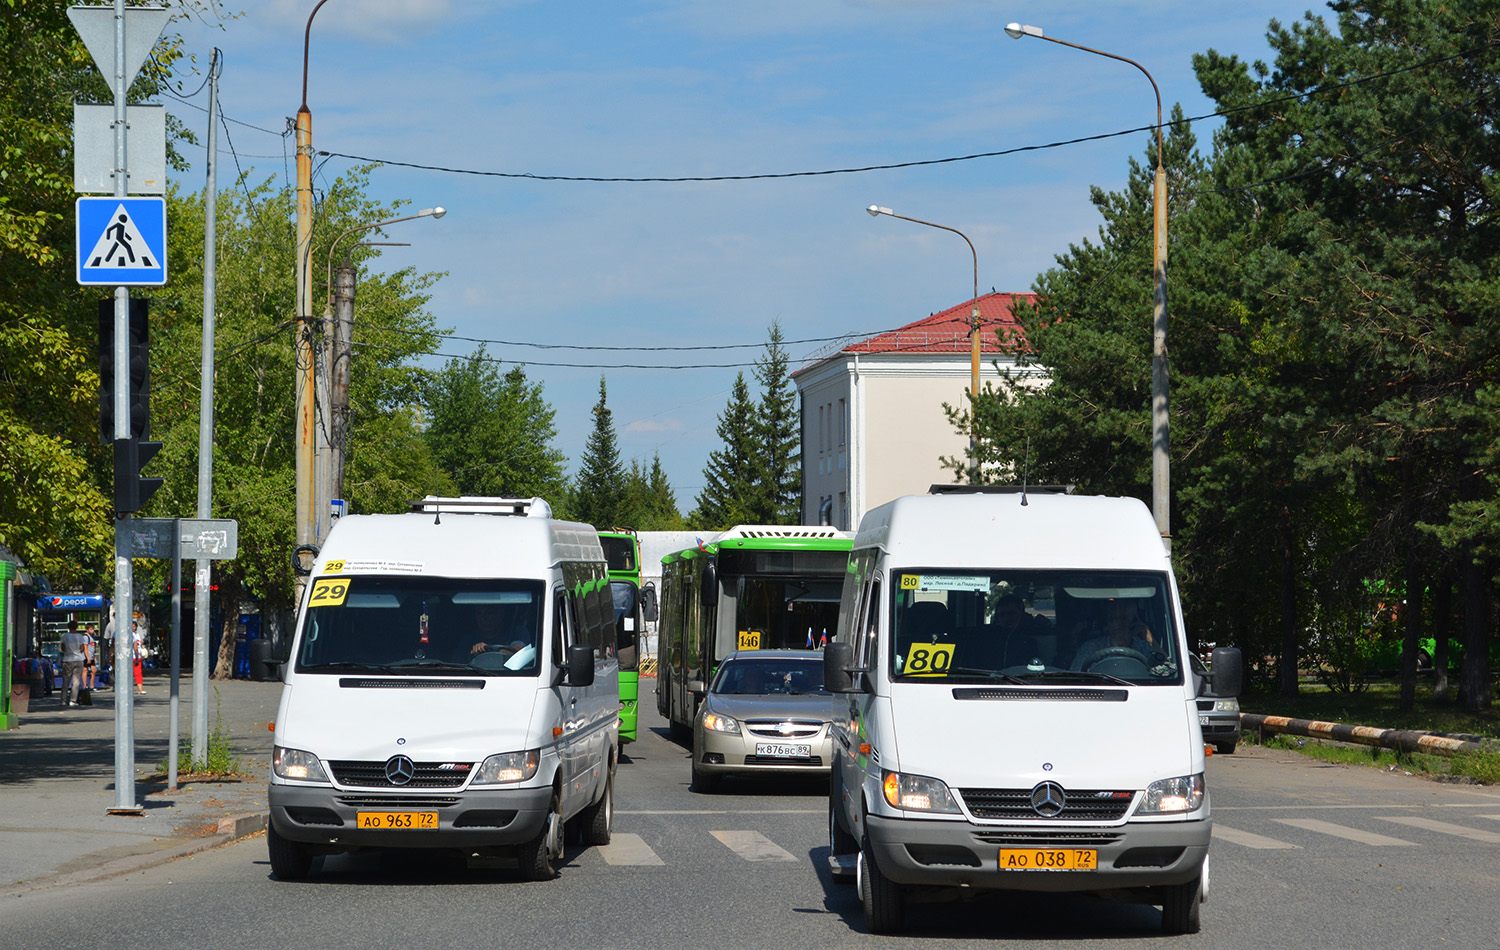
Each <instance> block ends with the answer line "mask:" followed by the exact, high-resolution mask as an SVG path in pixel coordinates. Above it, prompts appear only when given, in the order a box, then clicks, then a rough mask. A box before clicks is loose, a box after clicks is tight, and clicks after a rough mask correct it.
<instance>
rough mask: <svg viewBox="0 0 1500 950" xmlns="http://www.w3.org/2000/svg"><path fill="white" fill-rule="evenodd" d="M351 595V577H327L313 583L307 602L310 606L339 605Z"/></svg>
mask: <svg viewBox="0 0 1500 950" xmlns="http://www.w3.org/2000/svg"><path fill="white" fill-rule="evenodd" d="M347 596H349V578H347V577H325V578H323V579H322V580H320V581H318V582H317V583H315V584H313V589H312V594H311V596H309V597H308V599H307V603H308V606H310V607H337V606H339V605H341V604H342V603H343V602H344V598H345V597H347Z"/></svg>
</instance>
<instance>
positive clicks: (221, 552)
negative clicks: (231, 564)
mask: <svg viewBox="0 0 1500 950" xmlns="http://www.w3.org/2000/svg"><path fill="white" fill-rule="evenodd" d="M179 530H180V532H181V535H180V538H181V542H182V556H183V557H184V558H200V557H202V558H208V559H209V560H213V561H225V560H230V559H231V558H235V557H238V556H239V553H240V523H239V522H238V521H235V520H234V519H233V518H184V519H182V527H181V528H180V529H179Z"/></svg>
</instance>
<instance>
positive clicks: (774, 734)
mask: <svg viewBox="0 0 1500 950" xmlns="http://www.w3.org/2000/svg"><path fill="white" fill-rule="evenodd" d="M783 726H785V727H786V728H785V729H783V728H782V727H783ZM745 728H746V729H748V730H750V734H751V735H753V736H759V737H760V738H762V739H781V740H784V741H787V742H791V741H793V740H795V739H811V738H813V737H815V736H817V735H819V734H820V733H822V731H823V723H822V722H819V721H817V720H815V719H814V720H803V719H769V720H768V719H747V720H746V721H745Z"/></svg>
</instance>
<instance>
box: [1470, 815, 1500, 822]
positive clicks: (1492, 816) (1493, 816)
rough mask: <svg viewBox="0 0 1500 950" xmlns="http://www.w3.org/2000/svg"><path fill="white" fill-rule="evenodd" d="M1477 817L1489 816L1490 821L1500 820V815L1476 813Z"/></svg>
mask: <svg viewBox="0 0 1500 950" xmlns="http://www.w3.org/2000/svg"><path fill="white" fill-rule="evenodd" d="M1474 817H1475V818H1488V819H1489V820H1490V821H1500V815H1475V816H1474Z"/></svg>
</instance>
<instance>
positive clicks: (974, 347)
mask: <svg viewBox="0 0 1500 950" xmlns="http://www.w3.org/2000/svg"><path fill="white" fill-rule="evenodd" d="M865 210H866V211H868V212H869V213H870V217H872V218H878V217H880V216H881V215H888V216H890V217H892V218H900V219H901V220H902V221H910V222H911V223H913V224H925V225H927V226H928V227H929V228H938V229H939V230H942V231H952V232H953V233H954V234H957V235H958V236H959V237H961V238H963V239H964V243H965V244H967V245H969V254H970V255H972V256H973V258H974V298H973V303H972V304H971V306H970V310H969V343H970V346H969V350H970V352H969V364H970V365H969V484H971V485H977V484H979V436H978V434H977V432H976V430H975V424H976V422H977V419H976V417H975V415H976V412H977V410H978V405H979V403H978V400H979V252H978V251H976V250H974V242H973V241H971V240H969V236H968V235H967V234H964V233H963V232H962V231H960V230H959V229H958V228H950V227H948V226H947V225H946V224H933V223H932V222H931V221H923V220H922V219H920V218H908V217H907V216H906V215H904V214H897V213H896V212H894V211H892V210H891V209H890V208H882V207H881V206H880V205H870V206H869V207H868V208H866V209H865Z"/></svg>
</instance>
